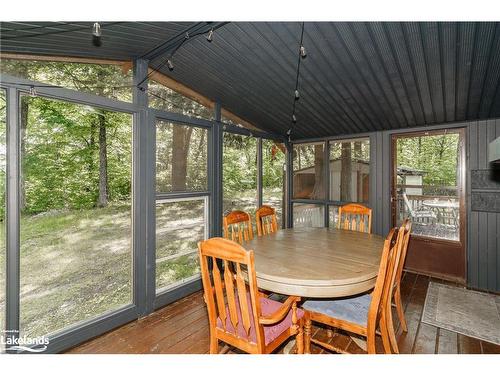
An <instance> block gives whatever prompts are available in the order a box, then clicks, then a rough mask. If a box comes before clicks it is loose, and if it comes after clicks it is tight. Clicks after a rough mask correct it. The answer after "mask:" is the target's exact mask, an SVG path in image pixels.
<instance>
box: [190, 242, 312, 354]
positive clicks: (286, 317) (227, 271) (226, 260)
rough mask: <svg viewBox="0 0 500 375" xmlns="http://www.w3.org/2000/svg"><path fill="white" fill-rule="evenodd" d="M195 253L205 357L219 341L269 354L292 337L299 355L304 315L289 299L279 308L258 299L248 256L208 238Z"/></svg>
mask: <svg viewBox="0 0 500 375" xmlns="http://www.w3.org/2000/svg"><path fill="white" fill-rule="evenodd" d="M198 249H199V255H200V266H201V278H202V281H203V289H204V299H205V303H206V305H207V309H208V320H209V325H210V353H211V354H215V353H218V346H219V340H220V341H223V342H225V343H227V344H229V345H231V346H233V347H236V348H238V349H241V350H243V351H245V352H247V353H260V354H266V353H271V352H272V351H273V350H275V349H276V348H277V347H279V346H280V345H281V344H283V343H284V342H285V341H286V340H287V339H288V338H289V337H291V336H294V335H296V336H297V337H296V339H297V353H300V354H301V353H302V352H303V331H302V327H303V320H302V318H303V316H304V311H303V310H301V309H299V308H297V302H300V297H289V298H288V299H287V300H286V301H285V302H284V303H280V302H276V301H273V300H270V299H268V298H265V297H263V296H262V295H261V294H260V293H259V291H258V289H257V278H256V275H255V263H254V253H253V251H252V250H250V251H246V250H245V249H244V248H243V247H242V246H241V245H239V244H237V243H236V242H234V241H230V240H227V239H224V238H211V239H208V240H206V241H201V242H199V243H198ZM245 280H248V284H246V283H245Z"/></svg>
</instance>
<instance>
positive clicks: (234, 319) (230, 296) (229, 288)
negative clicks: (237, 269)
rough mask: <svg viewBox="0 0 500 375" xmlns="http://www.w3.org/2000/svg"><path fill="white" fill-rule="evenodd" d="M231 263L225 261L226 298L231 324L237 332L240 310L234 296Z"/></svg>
mask: <svg viewBox="0 0 500 375" xmlns="http://www.w3.org/2000/svg"><path fill="white" fill-rule="evenodd" d="M229 267H230V266H229V263H228V261H227V259H224V285H225V286H226V296H227V305H228V307H229V318H230V319H231V324H232V325H233V327H234V328H235V329H236V330H237V329H238V323H239V321H238V310H237V308H236V299H235V296H234V283H233V277H234V276H233V273H232V272H231V270H230V268H229Z"/></svg>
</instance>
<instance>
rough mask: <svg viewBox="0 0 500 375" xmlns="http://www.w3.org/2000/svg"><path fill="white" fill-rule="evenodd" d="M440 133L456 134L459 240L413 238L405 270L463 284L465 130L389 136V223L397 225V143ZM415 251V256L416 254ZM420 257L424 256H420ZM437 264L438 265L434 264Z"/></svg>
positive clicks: (465, 244)
mask: <svg viewBox="0 0 500 375" xmlns="http://www.w3.org/2000/svg"><path fill="white" fill-rule="evenodd" d="M443 134H458V135H459V145H460V147H459V153H460V154H459V158H458V166H457V168H459V171H460V173H459V179H458V181H457V190H458V191H457V193H458V194H457V195H458V198H459V204H460V208H459V215H460V222H459V241H452V240H447V239H438V238H430V237H425V236H420V235H412V237H411V241H410V245H409V248H408V254H407V261H406V264H405V269H407V270H408V271H414V272H418V273H422V274H427V275H430V276H437V277H439V278H442V279H447V280H452V281H456V282H459V283H461V284H465V282H466V279H467V215H466V213H467V207H466V189H467V185H466V178H467V160H466V146H467V143H466V128H465V127H458V128H455V127H452V128H441V129H435V130H425V129H423V130H418V131H410V132H401V133H399V132H398V133H392V134H391V159H390V162H391V167H390V170H391V192H390V196H391V223H392V225H393V226H396V225H397V223H396V222H397V208H396V204H397V199H396V189H397V150H396V146H397V140H398V139H400V138H410V137H418V136H432V135H443ZM457 249H458V250H459V251H460V256H459V257H456V256H454V257H452V259H454V262H449V263H448V262H439V260H440V256H441V260H443V257H445V256H447V255H452V254H450V253H452V252H453V251H456V250H457ZM417 252H418V254H417ZM422 255H423V257H422ZM436 261H437V262H436Z"/></svg>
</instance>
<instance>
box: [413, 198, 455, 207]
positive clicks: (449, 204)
mask: <svg viewBox="0 0 500 375" xmlns="http://www.w3.org/2000/svg"><path fill="white" fill-rule="evenodd" d="M422 204H423V205H424V206H427V207H437V208H458V207H459V203H458V202H457V201H452V202H450V201H443V200H428V201H423V202H422Z"/></svg>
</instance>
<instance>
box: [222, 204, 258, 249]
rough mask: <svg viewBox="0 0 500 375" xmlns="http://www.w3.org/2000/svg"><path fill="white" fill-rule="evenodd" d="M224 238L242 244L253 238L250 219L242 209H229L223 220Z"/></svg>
mask: <svg viewBox="0 0 500 375" xmlns="http://www.w3.org/2000/svg"><path fill="white" fill-rule="evenodd" d="M223 226H224V238H226V239H228V240H232V241H236V242H238V243H239V244H240V245H243V243H244V242H245V241H250V240H252V239H253V229H252V221H251V219H250V215H249V214H247V213H246V212H244V211H231V212H230V213H228V214H227V215H226V216H224V220H223Z"/></svg>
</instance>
